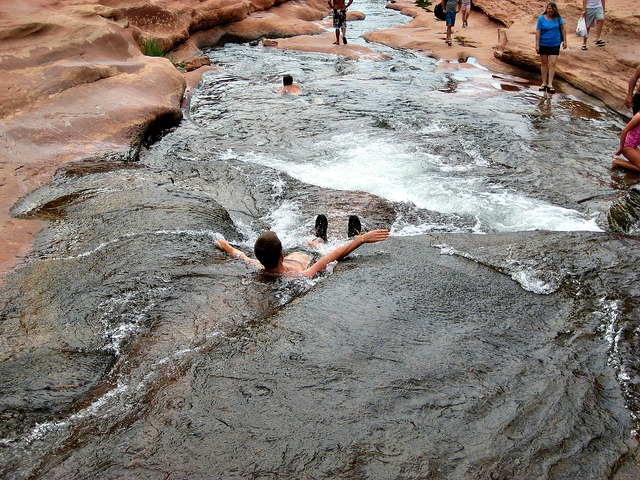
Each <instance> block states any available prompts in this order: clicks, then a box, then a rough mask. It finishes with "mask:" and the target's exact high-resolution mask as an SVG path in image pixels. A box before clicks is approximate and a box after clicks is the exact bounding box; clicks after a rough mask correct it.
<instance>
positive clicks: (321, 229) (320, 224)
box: [315, 214, 329, 242]
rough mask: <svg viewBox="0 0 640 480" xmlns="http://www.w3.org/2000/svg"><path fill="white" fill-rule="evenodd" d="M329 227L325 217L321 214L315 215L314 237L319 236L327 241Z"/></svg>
mask: <svg viewBox="0 0 640 480" xmlns="http://www.w3.org/2000/svg"><path fill="white" fill-rule="evenodd" d="M328 227H329V222H328V221H327V217H326V216H324V215H323V214H320V215H318V216H317V217H316V229H315V232H316V237H317V238H321V239H322V240H324V241H325V242H326V241H327V228H328Z"/></svg>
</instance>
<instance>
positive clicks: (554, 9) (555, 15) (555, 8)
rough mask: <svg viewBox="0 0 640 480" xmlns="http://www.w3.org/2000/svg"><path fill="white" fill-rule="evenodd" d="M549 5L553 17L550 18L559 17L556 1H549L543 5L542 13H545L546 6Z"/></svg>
mask: <svg viewBox="0 0 640 480" xmlns="http://www.w3.org/2000/svg"><path fill="white" fill-rule="evenodd" d="M549 5H551V7H552V8H553V17H551V18H561V17H562V15H560V12H559V11H558V6H557V5H556V2H549V3H547V4H546V5H545V6H544V13H547V8H548V7H549Z"/></svg>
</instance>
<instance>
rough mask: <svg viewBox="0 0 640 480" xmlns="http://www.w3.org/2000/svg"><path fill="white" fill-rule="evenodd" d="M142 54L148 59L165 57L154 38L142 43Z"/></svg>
mask: <svg viewBox="0 0 640 480" xmlns="http://www.w3.org/2000/svg"><path fill="white" fill-rule="evenodd" d="M142 53H144V54H145V55H147V56H148V57H164V50H163V49H162V47H161V46H160V44H159V43H158V41H157V40H156V39H154V38H152V39H150V40H143V41H142Z"/></svg>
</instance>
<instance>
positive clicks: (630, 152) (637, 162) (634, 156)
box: [611, 147, 640, 173]
mask: <svg viewBox="0 0 640 480" xmlns="http://www.w3.org/2000/svg"><path fill="white" fill-rule="evenodd" d="M622 155H624V157H625V158H620V157H616V158H614V159H613V162H611V167H612V168H613V167H621V168H626V169H627V170H632V171H634V172H638V173H640V150H638V149H637V148H631V147H624V148H623V149H622Z"/></svg>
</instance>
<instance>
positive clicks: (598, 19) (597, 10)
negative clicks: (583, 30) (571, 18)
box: [582, 0, 605, 50]
mask: <svg viewBox="0 0 640 480" xmlns="http://www.w3.org/2000/svg"><path fill="white" fill-rule="evenodd" d="M604 2H605V0H582V9H583V12H582V15H583V16H584V20H585V23H586V25H587V36H586V37H582V50H586V49H587V38H589V30H591V27H593V25H594V24H595V26H596V45H597V46H598V47H603V46H604V43H605V42H604V40H602V39H601V38H600V36H601V35H602V26H603V25H604Z"/></svg>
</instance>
